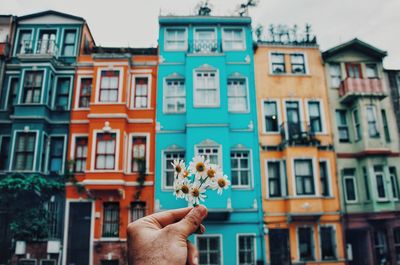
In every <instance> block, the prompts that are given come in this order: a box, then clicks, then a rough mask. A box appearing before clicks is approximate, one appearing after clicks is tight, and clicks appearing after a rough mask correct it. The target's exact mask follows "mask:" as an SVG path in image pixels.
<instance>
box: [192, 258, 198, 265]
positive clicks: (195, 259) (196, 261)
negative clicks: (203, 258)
mask: <svg viewBox="0 0 400 265" xmlns="http://www.w3.org/2000/svg"><path fill="white" fill-rule="evenodd" d="M193 264H194V265H197V264H199V258H198V257H194V258H193Z"/></svg>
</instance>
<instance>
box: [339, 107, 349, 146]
mask: <svg viewBox="0 0 400 265" xmlns="http://www.w3.org/2000/svg"><path fill="white" fill-rule="evenodd" d="M336 123H337V129H338V135H339V142H341V143H348V142H349V141H350V136H349V125H348V124H347V117H346V111H345V110H336Z"/></svg>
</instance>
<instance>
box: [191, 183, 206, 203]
mask: <svg viewBox="0 0 400 265" xmlns="http://www.w3.org/2000/svg"><path fill="white" fill-rule="evenodd" d="M205 192H206V189H205V187H204V185H201V183H200V182H198V181H196V182H194V183H193V184H192V185H191V187H190V191H189V196H188V201H189V203H191V204H192V205H193V206H195V205H199V204H200V201H202V202H204V199H205V198H206V197H207V196H206V194H205Z"/></svg>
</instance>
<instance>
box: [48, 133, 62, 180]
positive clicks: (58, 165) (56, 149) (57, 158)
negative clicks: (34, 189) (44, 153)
mask: <svg viewBox="0 0 400 265" xmlns="http://www.w3.org/2000/svg"><path fill="white" fill-rule="evenodd" d="M63 156H64V137H50V154H49V164H48V169H47V170H48V172H51V173H61V170H62V168H63Z"/></svg>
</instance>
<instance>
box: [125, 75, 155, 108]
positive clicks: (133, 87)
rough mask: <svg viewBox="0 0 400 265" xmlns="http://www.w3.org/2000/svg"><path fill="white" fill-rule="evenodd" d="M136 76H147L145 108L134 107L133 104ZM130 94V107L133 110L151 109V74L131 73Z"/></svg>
mask: <svg viewBox="0 0 400 265" xmlns="http://www.w3.org/2000/svg"><path fill="white" fill-rule="evenodd" d="M137 78H147V107H146V108H136V107H134V106H135V93H136V79H137ZM131 80H132V81H131V91H132V93H131V95H130V109H135V110H141V109H143V110H148V109H151V106H150V104H151V88H152V81H153V80H152V78H151V74H133V75H131Z"/></svg>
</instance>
